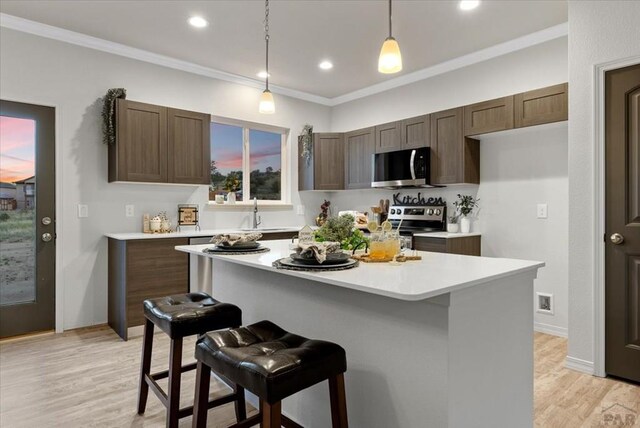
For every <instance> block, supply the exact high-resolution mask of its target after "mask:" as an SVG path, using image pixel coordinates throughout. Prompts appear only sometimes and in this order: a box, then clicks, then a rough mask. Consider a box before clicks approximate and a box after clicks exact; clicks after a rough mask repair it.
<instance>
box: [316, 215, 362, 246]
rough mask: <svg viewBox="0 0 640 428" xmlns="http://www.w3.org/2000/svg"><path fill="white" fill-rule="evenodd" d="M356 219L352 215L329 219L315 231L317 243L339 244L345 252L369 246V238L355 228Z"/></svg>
mask: <svg viewBox="0 0 640 428" xmlns="http://www.w3.org/2000/svg"><path fill="white" fill-rule="evenodd" d="M354 224H355V218H354V217H353V216H352V215H350V214H343V215H341V216H340V217H329V218H328V219H326V220H325V221H324V223H323V224H322V226H321V227H320V228H319V229H318V230H316V231H315V233H314V239H315V241H316V242H337V243H338V244H339V245H340V248H341V249H343V250H349V251H353V250H355V249H357V248H360V247H362V246H367V247H368V246H369V238H367V237H366V236H364V233H362V231H361V230H360V229H357V228H356V227H354Z"/></svg>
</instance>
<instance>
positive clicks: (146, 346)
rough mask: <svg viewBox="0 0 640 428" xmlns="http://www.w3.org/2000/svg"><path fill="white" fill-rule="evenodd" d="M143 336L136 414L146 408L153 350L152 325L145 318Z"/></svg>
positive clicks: (141, 412)
mask: <svg viewBox="0 0 640 428" xmlns="http://www.w3.org/2000/svg"><path fill="white" fill-rule="evenodd" d="M145 320H146V321H145V323H144V336H143V339H142V363H141V364H140V386H139V388H138V414H139V415H141V414H143V413H144V411H145V409H146V408H147V397H148V396H149V385H148V384H147V375H148V374H149V373H150V372H151V350H152V349H153V327H154V325H153V323H152V322H151V321H149V320H148V319H146V318H145Z"/></svg>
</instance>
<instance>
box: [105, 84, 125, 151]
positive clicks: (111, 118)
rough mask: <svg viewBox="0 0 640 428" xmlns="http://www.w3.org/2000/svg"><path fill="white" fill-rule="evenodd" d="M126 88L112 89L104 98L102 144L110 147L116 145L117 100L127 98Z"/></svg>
mask: <svg viewBox="0 0 640 428" xmlns="http://www.w3.org/2000/svg"><path fill="white" fill-rule="evenodd" d="M126 97H127V90H126V89H124V88H111V89H109V90H108V91H107V94H106V95H105V96H104V104H103V106H102V142H103V143H104V144H106V145H108V146H113V145H115V144H116V100H117V99H118V98H126Z"/></svg>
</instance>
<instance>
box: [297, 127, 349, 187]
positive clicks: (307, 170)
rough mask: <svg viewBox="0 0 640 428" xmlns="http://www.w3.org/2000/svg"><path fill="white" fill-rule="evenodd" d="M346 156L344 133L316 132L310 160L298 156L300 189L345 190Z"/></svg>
mask: <svg viewBox="0 0 640 428" xmlns="http://www.w3.org/2000/svg"><path fill="white" fill-rule="evenodd" d="M298 152H299V153H302V143H301V142H300V141H298ZM344 156H345V148H344V134H342V133H329V132H327V133H314V134H313V148H312V150H311V157H310V159H309V161H308V162H307V159H305V158H303V157H302V156H299V158H298V190H344V184H345V183H344V169H345V168H344Z"/></svg>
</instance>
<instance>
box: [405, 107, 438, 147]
mask: <svg viewBox="0 0 640 428" xmlns="http://www.w3.org/2000/svg"><path fill="white" fill-rule="evenodd" d="M430 125H431V124H430V123H429V115H428V114H427V115H424V116H418V117H413V118H411V119H405V120H403V121H402V122H401V124H400V140H401V141H402V149H417V148H420V147H429V145H430V144H429V138H430V135H429V130H430V128H431V126H430Z"/></svg>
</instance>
